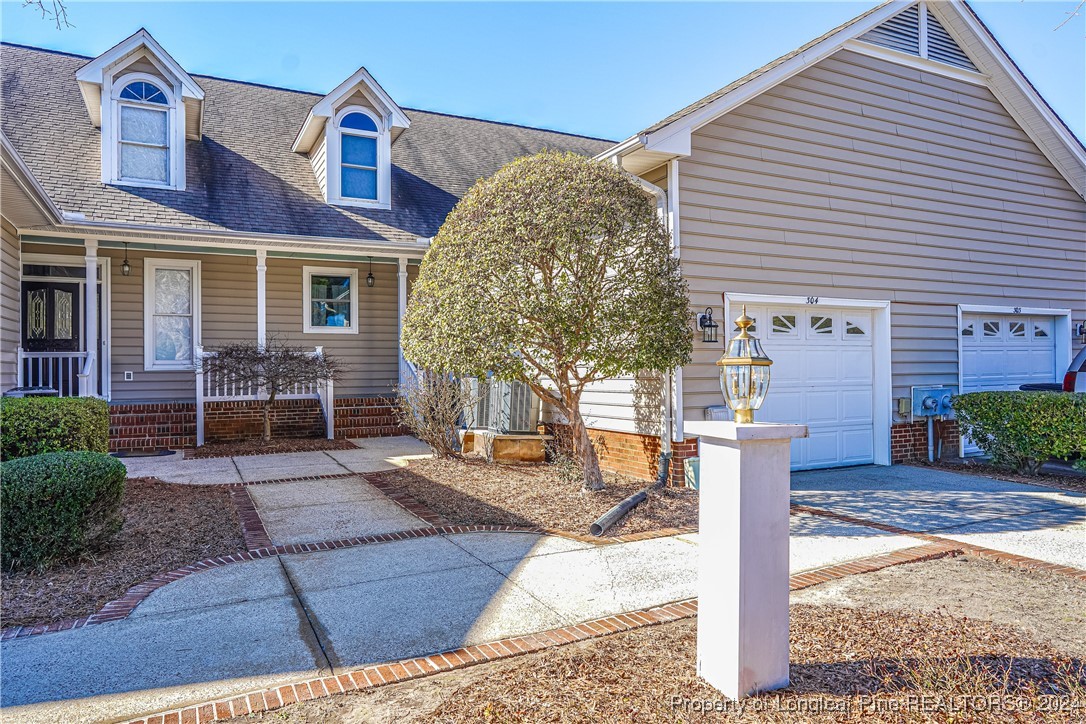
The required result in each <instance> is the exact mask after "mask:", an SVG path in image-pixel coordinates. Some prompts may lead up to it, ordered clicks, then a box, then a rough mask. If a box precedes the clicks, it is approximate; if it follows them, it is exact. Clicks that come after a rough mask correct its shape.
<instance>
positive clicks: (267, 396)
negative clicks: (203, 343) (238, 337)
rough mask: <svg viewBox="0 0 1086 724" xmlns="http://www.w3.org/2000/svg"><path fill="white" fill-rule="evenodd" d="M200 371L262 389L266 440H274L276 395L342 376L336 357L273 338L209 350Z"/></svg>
mask: <svg viewBox="0 0 1086 724" xmlns="http://www.w3.org/2000/svg"><path fill="white" fill-rule="evenodd" d="M198 364H199V367H198V370H199V371H201V372H203V373H204V374H205V375H212V376H213V378H214V380H215V381H216V383H225V384H234V385H238V386H241V387H243V388H245V389H248V390H252V391H254V392H257V391H259V393H260V398H259V399H260V400H261V401H262V402H263V403H264V405H263V413H264V434H263V438H264V440H265V441H268V440H271V438H272V428H271V409H272V406H273V405H274V404H275V398H276V397H277V396H279V395H281V394H287V393H289V392H291V391H292V390H295V389H297V388H299V387H307V386H311V385H320V384H324V383H325V382H327V381H329V380H335V379H336V378H337V377H338V376H339V372H340V370H339V366H338V364H337V362H336V360H334V359H332V358H331V357H329V356H328V355H326V354H315V353H314V351H313V350H312V348H309V347H299V346H293V345H289V344H285V343H283V342H282V341H280V340H278V339H274V338H272V339H270V340H268V342H267V343H266V344H264V345H263V346H261V345H259V344H257V343H256V342H234V343H232V344H225V345H222V346H219V347H211V348H208V349H207V350H206V355H205V356H204V357H202V358H201V359H200V360H199V363H198Z"/></svg>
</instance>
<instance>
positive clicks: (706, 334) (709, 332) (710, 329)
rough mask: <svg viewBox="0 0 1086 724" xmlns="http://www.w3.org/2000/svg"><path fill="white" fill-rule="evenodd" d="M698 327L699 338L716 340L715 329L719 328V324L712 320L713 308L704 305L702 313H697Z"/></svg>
mask: <svg viewBox="0 0 1086 724" xmlns="http://www.w3.org/2000/svg"><path fill="white" fill-rule="evenodd" d="M698 329H700V330H701V340H702V341H703V342H713V343H715V342H716V341H717V336H716V333H717V330H718V329H720V325H719V324H717V323H716V322H714V321H713V308H712V307H706V308H705V311H704V312H703V313H702V314H699V315H698Z"/></svg>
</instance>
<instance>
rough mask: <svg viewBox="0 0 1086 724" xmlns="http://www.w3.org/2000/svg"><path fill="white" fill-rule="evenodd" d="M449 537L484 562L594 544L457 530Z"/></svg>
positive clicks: (559, 551)
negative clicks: (459, 531) (455, 533)
mask: <svg viewBox="0 0 1086 724" xmlns="http://www.w3.org/2000/svg"><path fill="white" fill-rule="evenodd" d="M449 540H450V541H452V542H453V543H454V544H455V545H456V546H457V547H459V548H461V549H463V550H464V551H466V552H467V553H469V554H471V555H472V556H474V557H475V558H477V559H479V560H480V561H482V562H483V563H498V562H501V561H517V560H521V559H523V558H527V557H528V556H546V555H551V554H553V553H566V552H567V551H580V550H586V549H590V548H595V547H596V544H594V543H587V542H584V541H578V540H571V539H569V538H558V537H557V536H546V535H540V534H538V533H504V534H502V535H494V534H493V533H460V534H458V535H455V536H449Z"/></svg>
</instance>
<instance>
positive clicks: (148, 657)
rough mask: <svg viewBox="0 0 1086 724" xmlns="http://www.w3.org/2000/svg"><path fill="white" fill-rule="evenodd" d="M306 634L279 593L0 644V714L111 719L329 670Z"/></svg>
mask: <svg viewBox="0 0 1086 724" xmlns="http://www.w3.org/2000/svg"><path fill="white" fill-rule="evenodd" d="M239 565H242V564H239ZM305 631H310V634H311V630H310V629H309V628H308V624H307V623H306V621H305V617H304V615H303V614H302V613H301V611H300V608H299V606H298V602H297V599H296V598H294V597H293V596H291V597H286V596H279V597H274V598H266V599H262V600H256V601H247V602H245V603H244V604H235V605H229V606H216V607H212V608H202V609H198V610H190V611H183V612H179V613H172V614H163V615H158V616H150V617H144V618H135V619H127V620H124V621H115V622H112V623H106V624H99V625H96V626H87V627H85V628H81V629H76V630H74V631H67V632H64V633H63V634H52V635H46V636H31V637H28V638H23V639H14V640H11V641H6V642H4V644H3V654H4V656H3V661H4V686H3V691H2V697H0V698H2V702H3V705H4V706H5V707H12V708H10V709H8V708H5V709H4V711H3V718H4V720H5V721H13V722H15V721H18V722H42V723H43V724H56V722H65V723H66V724H68V723H75V722H101V721H117V720H120V719H126V718H130V717H135V716H138V715H140V714H142V713H145V712H152V711H156V710H161V709H165V708H171V707H177V706H181V705H184V704H187V703H195V702H198V701H201V700H205V699H208V698H219V697H225V696H228V695H232V694H240V693H242V692H245V691H250V690H252V689H258V688H263V687H266V686H271V685H275V684H278V683H281V682H286V681H289V680H292V679H295V678H298V677H299V676H303V675H306V674H310V673H312V674H315V673H316V672H318V671H319V670H321V668H322V667H324V666H326V664H325V663H324V661H325V660H324V658H323V655H322V654H321V652H320V648H319V646H318V645H317V644H316V640H315V639H314V638H313V637H312V636H311V635H310V636H309V637H308V638H307V637H306V636H305V635H304V632H305ZM300 632H302V633H300ZM32 704H33V705H34V706H29V705H32Z"/></svg>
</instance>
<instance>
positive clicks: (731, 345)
mask: <svg viewBox="0 0 1086 724" xmlns="http://www.w3.org/2000/svg"><path fill="white" fill-rule="evenodd" d="M735 324H736V326H737V327H739V334H737V335H736V336H735V337H734V338H732V340H731V341H730V342H728V346H727V348H726V349H725V350H724V354H723V355H721V357H720V359H719V360H717V363H716V364H717V366H718V367H719V368H720V391H721V392H723V393H724V400H725V402H727V403H728V407H730V408H731V409H732V410H734V411H735V421H736V422H739V423H750V422H754V411H755V410H757V409H758V408H759V407H761V406H762V402H764V401H765V396H766V393H767V392H769V366H770V365H772V364H773V360H771V359H769V357H767V356H766V353H765V352H764V351H762V343H761V342H759V341H758V338H757V337H752V336H751V335H750V333H749V332H748V331H747V328H748V327H750V326H751V325H752V324H754V320H753V319H751V318H750V317H748V316H747V307H746V305H743V314H742V316H740V317H739V319H737V320H735Z"/></svg>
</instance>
